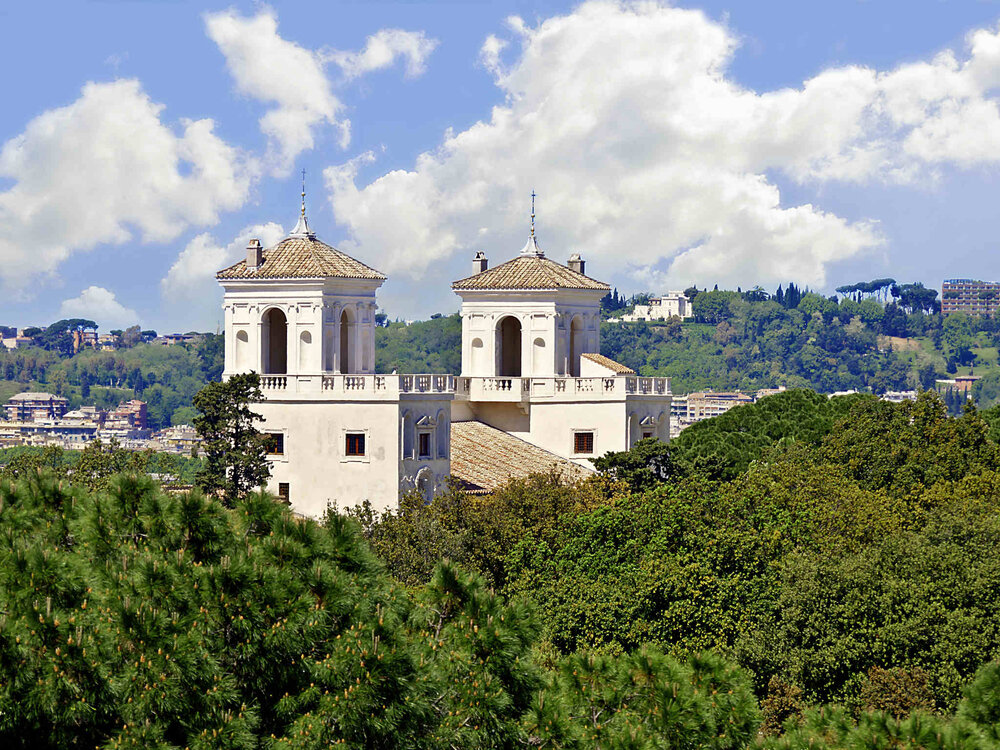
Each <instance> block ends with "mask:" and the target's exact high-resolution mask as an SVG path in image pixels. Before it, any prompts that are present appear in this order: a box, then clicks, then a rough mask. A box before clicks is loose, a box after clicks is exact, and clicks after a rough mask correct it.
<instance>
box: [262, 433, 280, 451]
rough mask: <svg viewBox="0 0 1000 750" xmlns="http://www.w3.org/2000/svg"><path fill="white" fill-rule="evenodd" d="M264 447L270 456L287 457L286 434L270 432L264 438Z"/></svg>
mask: <svg viewBox="0 0 1000 750" xmlns="http://www.w3.org/2000/svg"><path fill="white" fill-rule="evenodd" d="M264 447H265V448H266V449H267V455H269V456H283V455H285V433H283V432H268V433H266V434H265V436H264Z"/></svg>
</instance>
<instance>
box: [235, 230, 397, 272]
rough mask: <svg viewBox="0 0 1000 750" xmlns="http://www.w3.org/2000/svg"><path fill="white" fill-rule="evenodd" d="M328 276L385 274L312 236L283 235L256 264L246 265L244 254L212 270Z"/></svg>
mask: <svg viewBox="0 0 1000 750" xmlns="http://www.w3.org/2000/svg"><path fill="white" fill-rule="evenodd" d="M329 276H335V277H338V278H342V279H373V280H378V281H384V280H385V276H384V275H382V274H381V273H379V272H378V271H376V270H375V269H374V268H369V267H368V266H366V265H365V264H364V263H362V262H361V261H359V260H355V259H354V258H352V257H351V256H349V255H346V254H345V253H342V252H340V251H339V250H337V249H336V248H334V247H330V246H329V245H327V244H326V243H325V242H320V241H319V240H317V239H315V238H314V237H312V236H307V237H287V238H285V239H283V240H282V241H281V242H279V243H278V244H277V245H275V246H274V247H272V248H269V249H267V250H265V251H264V261H263V262H262V263H261V264H260V265H259V266H257V268H247V262H246V259H245V258H244V259H243V260H241V261H240V262H239V263H236V264H234V265H231V266H229V268H224V269H223V270H221V271H219V272H218V273H217V274H215V278H217V279H296V278H298V279H316V278H324V277H329Z"/></svg>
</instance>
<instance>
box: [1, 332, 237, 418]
mask: <svg viewBox="0 0 1000 750" xmlns="http://www.w3.org/2000/svg"><path fill="white" fill-rule="evenodd" d="M136 333H137V338H136V342H138V341H139V338H138V334H139V329H138V328H136ZM66 335H67V336H68V334H66ZM223 351H224V348H223V337H222V336H216V335H214V334H205V335H204V338H203V339H202V340H201V341H200V342H199V343H197V344H184V345H177V346H160V345H158V344H141V343H137V345H135V346H133V347H132V348H128V349H120V350H118V351H114V352H99V351H95V350H93V349H84V350H83V351H81V352H79V353H78V354H76V355H73V356H65V353H60V351H59V350H58V347H56V350H52V351H49V350H46V349H43V348H38V347H28V348H25V349H13V350H7V349H2V348H0V396H3V395H4V394H5V393H6V394H7V396H6V398H9V396H10V395H12V393H16V392H19V391H24V390H29V389H30V390H42V391H49V392H52V393H55V394H57V395H60V396H65V397H66V398H68V399H69V401H70V407H71V408H75V407H77V406H79V405H80V404H81V403H91V404H94V405H96V406H99V407H101V408H105V409H107V408H113V407H115V406H117V405H118V404H119V403H121V402H122V401H127V400H129V399H131V398H139V399H142V400H143V401H146V402H147V403H148V420H149V425H150V427H152V428H154V429H159V428H161V427H167V426H169V425H170V424H172V423H178V424H179V423H180V422H179V421H177V422H175V420H174V414H175V412H177V411H178V410H179V409H183V408H188V409H190V407H191V405H192V399H193V398H194V395H195V394H196V393H197V392H198V391H199V390H200V389H201V388H202V387H203V386H204V385H205V384H206V383H208V382H210V381H212V380H218V379H219V378H220V377H221V375H222V364H223ZM5 387H6V388H5ZM84 393H86V395H84ZM6 398H3V399H2V400H6ZM185 414H188V415H189V414H190V412H185Z"/></svg>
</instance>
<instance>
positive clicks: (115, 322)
mask: <svg viewBox="0 0 1000 750" xmlns="http://www.w3.org/2000/svg"><path fill="white" fill-rule="evenodd" d="M59 314H60V315H61V316H62V317H63V318H86V319H88V320H93V321H95V322H96V323H97V324H98V325H99V326H101V327H102V328H104V329H110V328H118V327H124V326H131V325H135V324H136V323H138V322H139V316H138V315H137V314H136V312H135V310H132V309H129V308H127V307H125V306H124V305H123V304H121V303H120V302H119V301H118V300H117V299H116V298H115V295H114V293H113V292H111V291H109V290H107V289H105V288H104V287H100V286H88V287H87V288H86V289H84V290H83V291H82V292H80V296H79V297H73V298H72V299H68V300H64V301H63V303H62V305H61V306H60V307H59Z"/></svg>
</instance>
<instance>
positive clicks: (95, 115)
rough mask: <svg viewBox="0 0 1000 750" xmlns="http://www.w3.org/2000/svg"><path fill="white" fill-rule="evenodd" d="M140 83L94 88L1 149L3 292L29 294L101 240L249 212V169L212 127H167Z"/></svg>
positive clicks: (206, 123) (199, 123)
mask: <svg viewBox="0 0 1000 750" xmlns="http://www.w3.org/2000/svg"><path fill="white" fill-rule="evenodd" d="M162 110H163V106H162V105H160V104H157V103H155V102H153V101H152V100H151V99H150V98H149V97H148V96H147V95H146V93H145V92H144V91H143V90H142V87H141V85H140V84H139V82H138V81H135V80H118V81H115V82H113V83H88V84H87V85H86V86H84V88H83V91H82V93H81V95H80V97H79V98H78V99H77V100H76V101H75V102H73V103H72V104H70V105H68V106H65V107H61V108H58V109H52V110H49V111H47V112H44V113H42V114H41V115H39V116H38V117H36V118H35V119H33V120H32V121H31V122H30V123H28V126H27V127H26V128H25V130H24V132H23V133H21V134H20V135H19V136H17V137H15V138H13V139H11V140H9V141H7V142H6V143H5V144H3V146H2V148H0V177H7V178H11V179H13V180H14V184H13V186H12V187H10V188H9V189H7V190H6V191H3V192H0V288H2V290H3V291H4V293H6V294H9V295H13V296H19V297H22V298H23V297H29V296H31V291H30V290H31V289H32V283H33V281H34V279H35V277H37V276H38V275H45V274H51V273H52V272H53V271H54V270H55V269H56V268H57V267H58V265H59V264H60V263H61V262H62V261H63V260H65V259H66V258H67V257H69V256H70V255H71V254H72V253H74V252H79V251H84V250H89V249H92V248H94V247H95V246H97V245H99V244H101V243H122V242H126V241H128V240H130V239H133V237H134V236H135V235H138V236H139V237H140V238H141V239H142V240H144V241H152V242H162V241H166V240H170V239H173V238H174V237H176V236H177V235H178V234H180V233H181V232H183V231H185V230H186V229H188V228H189V227H192V226H205V225H211V224H214V223H216V221H217V220H218V214H219V212H221V211H228V210H234V209H236V208H239V207H240V206H241V205H243V203H244V201H245V200H246V197H247V193H248V190H249V181H248V176H247V162H246V159H245V157H244V156H243V155H242V154H241V153H240V152H239V151H237V150H236V149H234V148H232V147H231V146H229V145H227V144H226V143H225V142H223V141H222V140H221V139H219V138H218V136H216V135H215V134H214V132H213V122H212V121H211V120H194V121H192V120H182V121H181V127H180V132H179V133H177V132H175V130H174V129H173V128H171V127H169V126H167V125H165V124H164V123H163V122H162V120H161V113H162Z"/></svg>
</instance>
